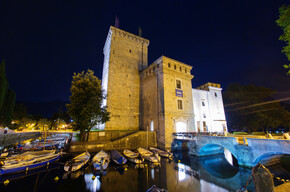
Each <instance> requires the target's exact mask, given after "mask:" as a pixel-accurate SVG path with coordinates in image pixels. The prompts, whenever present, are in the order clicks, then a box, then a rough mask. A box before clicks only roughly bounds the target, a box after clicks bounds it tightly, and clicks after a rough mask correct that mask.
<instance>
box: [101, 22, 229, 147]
mask: <svg viewBox="0 0 290 192" xmlns="http://www.w3.org/2000/svg"><path fill="white" fill-rule="evenodd" d="M148 45H149V40H147V39H144V38H142V37H139V36H136V35H133V34H131V33H128V32H125V31H123V30H121V29H118V28H115V27H110V30H109V33H108V36H107V40H106V43H105V46H104V66H103V79H102V88H103V89H104V91H105V94H107V99H106V100H105V101H104V105H107V107H108V111H109V112H110V114H111V115H110V116H111V119H110V121H109V122H107V123H106V124H105V125H103V126H104V127H102V128H104V129H105V130H148V131H156V132H157V141H158V147H161V148H169V147H170V146H171V142H172V133H174V132H196V131H198V129H197V127H196V126H197V122H196V120H195V118H194V114H195V113H196V114H198V112H197V111H196V110H194V102H195V100H194V99H193V98H194V97H193V94H195V92H194V91H193V89H192V84H191V80H192V78H193V76H192V75H191V69H192V66H190V65H187V64H184V63H182V62H180V61H176V60H174V59H171V58H168V57H165V56H161V57H160V58H159V59H157V60H156V61H155V62H153V63H152V64H151V65H149V66H148ZM209 92H210V93H211V91H209ZM216 92H218V91H216ZM218 94H221V92H220V91H219V92H218ZM220 101H221V102H222V100H220ZM220 101H219V102H220ZM210 102H211V100H210V101H209V103H208V104H209V105H211V103H210ZM221 107H222V109H223V106H221ZM210 115H211V114H210ZM223 115H224V113H223ZM208 131H213V129H208Z"/></svg>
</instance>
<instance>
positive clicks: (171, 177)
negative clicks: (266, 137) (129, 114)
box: [0, 152, 254, 192]
mask: <svg viewBox="0 0 290 192" xmlns="http://www.w3.org/2000/svg"><path fill="white" fill-rule="evenodd" d="M72 156H73V155H72V154H67V155H65V156H64V157H63V158H62V159H61V160H60V161H59V162H58V163H55V164H51V165H49V167H48V169H47V168H46V167H43V168H41V169H37V170H30V171H28V173H27V174H25V173H19V174H16V175H15V174H14V175H7V176H3V177H1V184H0V191H9V192H12V191H21V192H23V191H49V192H51V191H60V192H65V191H70V192H72V191H78V192H81V191H91V192H96V191H104V192H105V191H128V192H131V191H132V192H136V191H146V190H147V189H148V188H150V187H151V186H152V185H156V186H158V187H159V188H164V189H167V190H168V191H183V192H187V191H194V192H207V191H219V192H226V191H236V190H237V189H239V188H240V187H241V186H243V185H244V184H245V182H246V180H247V179H248V177H249V175H250V174H251V170H248V169H241V168H240V169H238V168H235V167H232V166H231V165H230V164H229V163H227V162H226V160H225V158H224V157H223V156H216V157H211V158H203V159H201V158H197V157H189V156H188V155H187V152H178V153H175V154H174V159H173V160H172V161H169V160H168V159H165V158H164V159H162V161H161V165H159V166H157V165H153V164H150V163H146V164H143V166H141V168H140V167H136V166H134V165H133V164H128V163H127V165H125V166H123V167H116V166H114V164H113V163H110V166H109V169H108V171H107V173H104V174H103V175H100V174H99V175H96V174H95V173H93V171H92V166H90V165H87V166H86V167H84V168H83V169H81V170H79V171H77V172H74V173H71V174H67V173H66V172H65V171H64V170H63V164H64V162H65V161H66V160H67V159H69V158H71V157H72ZM94 175H96V177H95V179H93V176H94ZM7 179H9V181H10V182H9V184H8V185H4V184H3V181H5V180H7ZM248 190H249V191H254V186H253V184H252V185H250V186H249V187H248Z"/></svg>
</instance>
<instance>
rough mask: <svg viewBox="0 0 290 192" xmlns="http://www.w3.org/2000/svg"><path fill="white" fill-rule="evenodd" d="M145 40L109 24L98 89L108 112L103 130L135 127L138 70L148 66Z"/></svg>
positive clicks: (138, 94)
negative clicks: (108, 118) (100, 86)
mask: <svg viewBox="0 0 290 192" xmlns="http://www.w3.org/2000/svg"><path fill="white" fill-rule="evenodd" d="M148 45H149V40H147V39H144V38H142V37H139V36H136V35H134V34H131V33H128V32H126V31H123V30H121V29H118V28H115V27H112V26H111V27H110V29H109V32H108V36H107V39H106V43H105V46H104V64H103V77H102V88H103V90H104V93H105V94H106V95H107V98H106V100H105V101H104V105H106V106H107V110H108V112H110V117H111V118H110V121H109V122H107V123H106V124H105V127H104V128H105V130H139V127H140V104H139V103H140V75H139V74H140V72H141V71H142V70H143V69H145V68H147V66H148Z"/></svg>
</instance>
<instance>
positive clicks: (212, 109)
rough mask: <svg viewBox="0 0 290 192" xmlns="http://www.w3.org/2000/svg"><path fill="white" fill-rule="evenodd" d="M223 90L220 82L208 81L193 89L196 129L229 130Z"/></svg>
mask: <svg viewBox="0 0 290 192" xmlns="http://www.w3.org/2000/svg"><path fill="white" fill-rule="evenodd" d="M221 91H222V88H221V86H220V84H216V83H207V84H204V85H202V86H200V87H198V88H196V89H192V96H193V97H192V99H193V106H194V117H195V127H196V131H198V132H224V131H227V122H226V117H225V112H224V105H223V98H222V92H221Z"/></svg>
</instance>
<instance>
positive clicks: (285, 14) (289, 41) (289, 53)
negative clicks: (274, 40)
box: [276, 5, 290, 75]
mask: <svg viewBox="0 0 290 192" xmlns="http://www.w3.org/2000/svg"><path fill="white" fill-rule="evenodd" d="M279 13H280V15H279V19H278V20H277V21H276V23H277V24H278V26H279V27H281V28H282V29H283V34H282V35H281V36H280V38H279V40H281V41H285V42H286V46H284V47H283V49H282V53H285V55H286V57H287V58H288V61H290V5H288V6H286V5H283V6H282V7H280V8H279ZM283 66H284V67H285V68H286V69H288V72H287V74H288V75H290V64H285V65H283Z"/></svg>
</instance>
